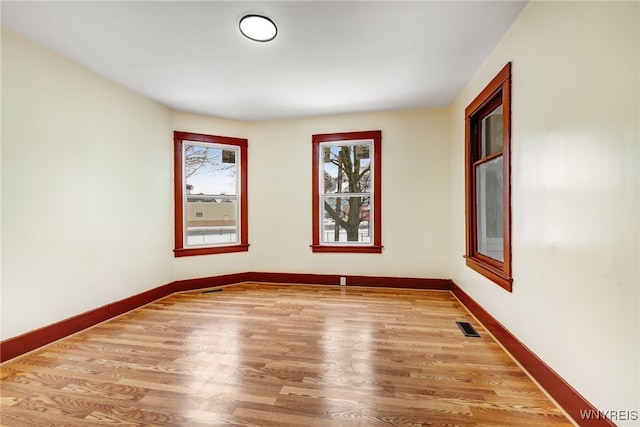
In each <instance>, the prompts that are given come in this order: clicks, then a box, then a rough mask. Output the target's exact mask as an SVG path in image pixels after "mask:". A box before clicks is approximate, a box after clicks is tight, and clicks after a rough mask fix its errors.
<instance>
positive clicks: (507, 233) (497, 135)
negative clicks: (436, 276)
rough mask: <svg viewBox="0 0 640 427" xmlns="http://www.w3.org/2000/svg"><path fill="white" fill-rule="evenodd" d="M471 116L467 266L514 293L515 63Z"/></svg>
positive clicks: (467, 124)
mask: <svg viewBox="0 0 640 427" xmlns="http://www.w3.org/2000/svg"><path fill="white" fill-rule="evenodd" d="M465 116H466V120H465V130H466V132H465V133H466V137H465V139H466V144H465V154H466V161H465V164H466V231H467V233H466V235H467V253H466V256H465V258H466V263H467V265H468V266H469V267H471V268H472V269H474V270H476V271H477V272H479V273H480V274H482V275H484V276H485V277H487V278H489V279H491V280H492V281H494V282H495V283H497V284H498V285H500V286H502V287H503V288H505V289H506V290H508V291H511V284H512V281H513V279H512V277H511V170H510V151H511V150H510V142H511V63H509V64H507V65H506V66H505V67H504V68H503V69H502V70H501V71H500V73H498V75H497V76H496V77H495V78H494V79H493V80H492V81H491V82H490V83H489V85H488V86H487V87H486V88H485V89H484V90H483V91H482V92H481V93H480V95H478V97H477V98H476V99H474V100H473V102H472V103H471V104H470V105H469V106H468V107H467V109H466V110H465Z"/></svg>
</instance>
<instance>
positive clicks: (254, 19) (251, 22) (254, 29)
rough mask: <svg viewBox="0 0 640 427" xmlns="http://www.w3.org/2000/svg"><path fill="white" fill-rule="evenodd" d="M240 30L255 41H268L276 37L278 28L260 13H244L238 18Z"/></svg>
mask: <svg viewBox="0 0 640 427" xmlns="http://www.w3.org/2000/svg"><path fill="white" fill-rule="evenodd" d="M240 32H241V33H242V35H244V36H245V37H246V38H248V39H251V40H254V41H257V42H268V41H271V40H273V39H275V38H276V34H278V28H277V27H276V24H274V23H273V21H272V20H271V19H269V18H267V17H266V16H262V15H245V16H243V17H242V19H241V20H240Z"/></svg>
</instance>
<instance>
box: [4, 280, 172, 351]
mask: <svg viewBox="0 0 640 427" xmlns="http://www.w3.org/2000/svg"><path fill="white" fill-rule="evenodd" d="M173 286H174V284H173V283H168V284H166V285H162V286H159V287H157V288H153V289H150V290H148V291H145V292H142V293H139V294H136V295H133V296H131V297H129V298H125V299H122V300H120V301H116V302H113V303H111V304H107V305H103V306H102V307H98V308H95V309H93V310H89V311H86V312H84V313H81V314H78V315H76V316H73V317H70V318H68V319H64V320H61V321H59V322H56V323H54V324H52V325H49V326H44V327H42V328H39V329H36V330H34V331H31V332H27V333H25V334H22V335H18V336H16V337H13V338H9V339H6V340H4V341H2V342H0V363H1V362H5V361H7V360H9V359H13V358H14V357H17V356H20V355H23V354H25V353H28V352H30V351H32V350H35V349H36V348H39V347H42V346H44V345H47V344H50V343H52V342H54V341H57V340H59V339H61V338H64V337H67V336H69V335H72V334H75V333H76V332H79V331H81V330H83V329H86V328H88V327H90V326H93V325H97V324H98V323H100V322H104V321H105V320H109V319H112V318H114V317H116V316H119V315H121V314H123V313H126V312H127V311H130V310H133V309H135V308H138V307H142V306H143V305H145V304H148V303H150V302H152V301H155V300H158V299H160V298H164V297H165V296H167V295H170V294H172V293H173V292H174V290H173Z"/></svg>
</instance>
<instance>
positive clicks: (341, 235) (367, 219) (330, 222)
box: [322, 195, 373, 243]
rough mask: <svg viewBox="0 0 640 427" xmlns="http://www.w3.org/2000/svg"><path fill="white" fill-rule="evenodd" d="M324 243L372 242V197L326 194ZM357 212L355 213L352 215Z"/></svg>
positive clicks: (323, 228) (323, 225) (323, 224)
mask: <svg viewBox="0 0 640 427" xmlns="http://www.w3.org/2000/svg"><path fill="white" fill-rule="evenodd" d="M323 201H324V208H323V212H324V216H323V219H324V220H323V222H322V241H323V242H324V243H337V242H351V243H371V236H372V230H371V227H372V223H373V222H372V221H371V197H370V196H364V197H349V196H342V197H336V196H333V195H332V196H324V197H323ZM350 212H355V213H356V214H355V215H350Z"/></svg>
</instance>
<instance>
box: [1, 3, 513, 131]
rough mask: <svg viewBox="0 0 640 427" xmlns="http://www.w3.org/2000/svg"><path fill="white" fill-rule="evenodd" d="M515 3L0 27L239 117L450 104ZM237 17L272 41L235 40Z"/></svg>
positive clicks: (88, 6) (6, 12)
mask: <svg viewBox="0 0 640 427" xmlns="http://www.w3.org/2000/svg"><path fill="white" fill-rule="evenodd" d="M525 4H526V2H525V1H477V0H476V1H407V2H404V1H387V2H383V1H288V2H287V1H257V2H246V1H226V2H223V1H195V2H192V1H100V2H96V1H69V2H62V1H45V2H32V1H16V2H11V1H2V3H1V7H2V9H1V12H2V24H3V25H4V26H6V27H8V28H10V29H13V30H14V31H16V32H18V33H21V34H23V35H25V36H27V37H29V38H31V39H33V40H35V41H36V42H38V43H40V44H42V45H45V46H47V47H49V48H51V49H53V50H55V51H57V52H59V53H61V54H62V55H64V56H67V57H69V58H71V59H72V60H74V61H76V62H78V63H80V64H82V65H84V66H86V67H87V68H90V69H92V70H94V71H96V72H98V73H99V74H102V75H104V76H106V77H108V78H109V79H112V80H114V81H116V82H118V83H120V84H122V85H124V86H126V87H128V88H130V89H132V90H134V91H136V92H138V93H140V94H142V95H144V96H146V97H148V98H151V99H153V100H155V101H157V102H159V103H161V104H164V105H166V106H168V107H170V108H172V109H175V110H179V111H185V112H191V113H200V114H206V115H213V116H216V117H222V118H233V119H239V120H246V121H257V120H269V119H281V118H295V117H304V116H319V115H327V114H339V113H351V112H367V111H382V110H396V109H406V108H425V107H439V106H446V105H449V104H451V102H452V101H453V100H454V99H455V97H456V96H457V95H458V93H459V92H460V90H461V89H462V88H463V86H464V85H465V83H466V82H467V81H469V80H470V78H471V77H472V76H473V74H474V73H475V72H476V71H477V70H478V68H479V67H480V65H481V64H482V62H483V61H484V59H485V58H486V57H487V56H488V55H489V53H490V52H491V51H492V50H493V48H494V47H495V46H496V44H497V43H498V41H499V40H500V38H501V37H502V35H503V34H504V33H505V32H506V30H507V29H508V28H509V27H510V25H511V23H512V22H513V20H514V19H515V17H516V16H517V15H518V13H519V12H520V11H521V10H522V8H523V7H524V5H525ZM247 13H258V14H264V15H267V16H269V17H270V18H271V19H272V20H273V21H274V22H275V23H276V25H277V26H278V36H277V37H276V39H275V40H274V41H272V42H269V43H257V42H253V41H251V40H248V39H246V38H244V37H243V36H242V35H241V34H240V32H239V31H238V21H239V20H240V18H241V17H242V16H244V15H245V14H247Z"/></svg>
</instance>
